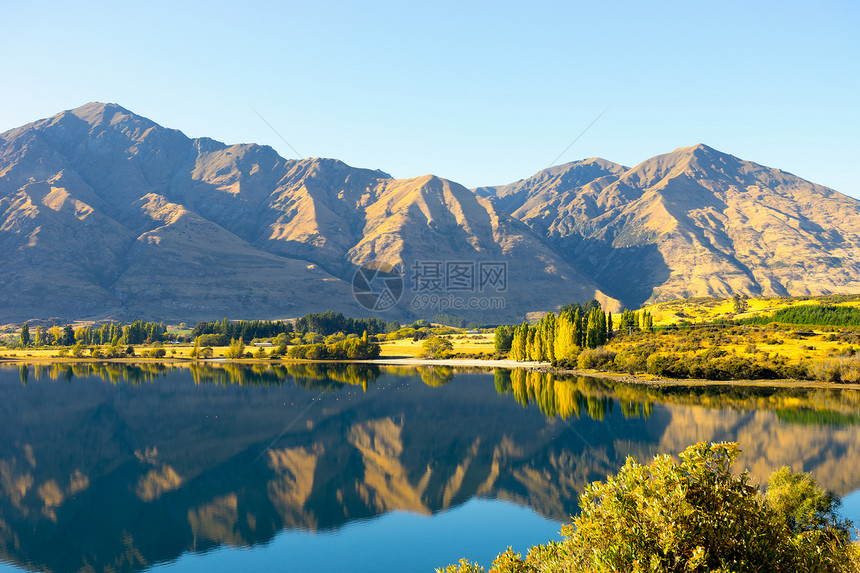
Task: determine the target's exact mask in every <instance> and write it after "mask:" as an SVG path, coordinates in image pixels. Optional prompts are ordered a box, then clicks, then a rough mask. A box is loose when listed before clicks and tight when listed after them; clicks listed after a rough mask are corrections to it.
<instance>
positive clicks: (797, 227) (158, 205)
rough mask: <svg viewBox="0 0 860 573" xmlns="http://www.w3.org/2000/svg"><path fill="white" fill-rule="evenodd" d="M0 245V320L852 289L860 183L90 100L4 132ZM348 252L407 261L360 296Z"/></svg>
mask: <svg viewBox="0 0 860 573" xmlns="http://www.w3.org/2000/svg"><path fill="white" fill-rule="evenodd" d="M0 252H2V253H3V254H4V259H3V262H4V264H3V265H2V266H0V322H22V321H24V320H29V319H36V318H38V319H49V318H55V319H58V320H67V321H68V320H74V319H94V320H99V319H105V318H113V319H120V320H122V319H126V320H131V319H139V318H143V319H147V320H166V321H175V322H179V321H195V320H200V319H207V320H209V319H213V318H218V317H224V316H228V317H231V318H234V317H235V318H240V317H241V318H283V317H294V316H299V315H302V314H305V313H307V312H314V311H319V310H324V309H327V308H332V309H334V310H337V311H341V312H344V313H345V314H348V315H351V316H366V315H368V314H371V313H372V312H373V313H380V314H381V315H382V317H383V318H386V319H400V320H410V319H415V318H432V317H433V315H434V314H436V313H440V312H442V313H448V314H454V315H457V316H460V317H462V318H466V319H468V320H477V321H479V322H504V321H508V322H512V321H517V320H521V319H522V318H523V317H524V316H527V315H529V314H530V313H539V312H542V311H548V310H554V309H556V308H558V307H559V306H560V305H563V304H567V303H569V302H572V301H586V300H590V299H592V298H597V299H598V300H600V301H601V302H602V303H603V304H604V306H606V307H607V308H609V309H612V310H619V309H620V308H621V307H622V306H626V307H629V308H637V307H639V306H640V305H641V304H643V303H645V302H660V301H666V300H674V299H679V298H687V297H703V296H716V297H725V296H731V295H732V294H734V293H741V294H746V295H749V296H789V295H792V296H804V295H818V294H832V293H845V292H860V278H858V277H860V202H858V201H856V200H854V199H851V198H849V197H846V196H844V195H841V194H839V193H837V192H836V191H833V190H831V189H828V188H825V187H821V186H818V185H815V184H813V183H810V182H807V181H804V180H802V179H800V178H798V177H795V176H794V175H791V174H789V173H786V172H783V171H780V170H777V169H771V168H768V167H763V166H761V165H757V164H755V163H751V162H749V161H743V160H740V159H737V158H735V157H733V156H731V155H727V154H724V153H721V152H718V151H716V150H714V149H711V148H709V147H707V146H705V145H697V146H695V147H689V148H681V149H678V150H676V151H674V152H672V153H669V154H666V155H661V156H657V157H654V158H652V159H649V160H647V161H644V162H642V163H641V164H639V165H637V166H635V167H632V168H629V167H625V166H622V165H618V164H615V163H612V162H609V161H606V160H602V159H596V158H595V159H587V160H583V161H578V162H574V163H569V164H566V165H560V166H556V167H553V168H551V169H548V170H545V171H542V172H540V173H538V174H536V175H534V176H532V177H530V178H528V179H525V180H521V181H518V182H516V183H513V184H510V185H506V186H501V187H482V188H479V189H476V190H469V189H466V188H465V187H463V186H462V185H459V184H457V183H456V182H453V181H450V180H447V179H444V178H440V177H437V176H434V175H425V176H421V177H414V178H409V179H394V178H392V177H390V176H388V175H387V174H385V173H383V172H381V171H373V170H368V169H358V168H354V167H350V166H349V165H346V164H345V163H343V162H340V161H337V160H334V159H307V160H300V161H293V160H286V159H284V158H282V157H280V156H279V155H278V154H277V153H276V152H275V151H274V150H273V149H271V148H269V147H265V146H259V145H253V144H237V145H225V144H223V143H219V142H217V141H213V140H211V139H207V138H198V139H191V138H188V137H186V136H185V135H184V134H182V133H181V132H179V131H176V130H172V129H168V128H164V127H161V126H159V125H158V124H156V123H154V122H152V121H151V120H149V119H146V118H144V117H141V116H138V115H135V114H134V113H132V112H130V111H128V110H126V109H124V108H122V107H120V106H118V105H115V104H102V103H90V104H87V105H84V106H82V107H79V108H77V109H73V110H70V111H66V112H62V113H60V114H58V115H56V116H53V117H51V118H48V119H44V120H40V121H37V122H34V123H31V124H28V125H25V126H22V127H20V128H17V129H14V130H11V131H8V132H6V133H3V134H0ZM449 265H450V266H449ZM482 265H483V266H486V267H487V268H490V267H495V268H497V269H499V268H500V269H504V279H505V280H504V281H499V282H495V283H493V282H486V281H482V280H481V278H482V275H481V269H482V268H483V267H482ZM361 266H371V267H379V266H382V267H385V268H393V269H394V270H395V271H396V272H397V273H399V274H400V275H402V276H403V279H404V285H403V292H402V297H401V298H400V299H399V301H398V302H397V304H395V305H393V306H391V307H390V308H387V309H386V310H385V311H384V312H381V311H379V310H376V311H370V310H368V309H366V308H364V307H362V306H361V305H360V304H358V302H357V301H356V299H355V298H354V296H353V287H352V283H353V278H354V277H355V276H356V271H357V270H358V269H359V268H360V267H361ZM434 269H435V272H436V273H437V275H436V276H435V277H434V276H433V275H432V274H428V270H431V271H432V270H434ZM464 269H465V270H464ZM458 272H459V273H460V274H459V275H457V274H456V273H458ZM464 273H465V274H464ZM373 288H377V287H373ZM396 294H400V291H398V292H397V293H396ZM395 298H396V297H395Z"/></svg>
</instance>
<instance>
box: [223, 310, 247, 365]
mask: <svg viewBox="0 0 860 573" xmlns="http://www.w3.org/2000/svg"><path fill="white" fill-rule="evenodd" d="M225 320H226V319H225ZM226 355H227V358H242V356H244V355H245V343H244V342H242V339H241V338H238V339H236V338H234V339H233V340H231V341H230V346H229V347H228V348H227V353H226Z"/></svg>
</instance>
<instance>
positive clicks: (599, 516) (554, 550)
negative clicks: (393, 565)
mask: <svg viewBox="0 0 860 573" xmlns="http://www.w3.org/2000/svg"><path fill="white" fill-rule="evenodd" d="M739 453H740V450H739V449H738V446H737V444H734V443H722V444H710V445H709V444H705V443H699V444H696V445H694V446H690V447H689V448H687V449H686V450H685V451H684V452H683V453H682V454H680V463H676V462H675V461H674V460H673V459H672V458H671V457H670V456H668V455H664V456H658V457H656V458H654V461H653V462H651V463H650V464H648V465H641V464H638V463H636V462H635V461H634V460H633V459H632V458H628V460H627V463H626V464H625V465H624V467H622V468H621V470H620V471H619V472H618V474H617V475H616V476H610V477H608V478H607V479H606V481H605V482H594V483H592V484H590V485H589V486H587V488H586V490H585V493H584V494H583V496H582V498H581V503H580V505H581V508H582V511H581V513H580V514H579V516H578V517H576V518H574V520H573V523H572V524H571V525H566V526H564V527H563V528H562V535H564V537H565V539H564V540H563V541H560V542H549V543H547V544H546V545H538V546H535V547H532V549H531V550H530V551H529V554H528V556H527V557H526V558H525V559H522V557H521V556H520V555H519V554H517V553H514V552H513V551H512V550H511V549H510V548H509V549H508V550H507V551H506V552H504V553H502V554H501V555H499V556H498V557H497V558H496V560H495V561H494V562H493V565H492V568H491V569H490V571H491V572H498V573H503V572H504V573H533V572H534V573H537V572H539V571H540V572H554V571H559V572H562V571H564V572H595V573H600V572H609V571H613V572H615V571H618V572H621V571H629V572H643V573H644V572H654V573H656V572H665V571H671V572H676V571H677V572H681V571H684V572H687V571H699V572H706V571H707V572H712V571H713V572H729V571H732V572H747V571H768V572H772V573H781V572H792V573H794V572H822V573H824V572H837V571H858V567H857V549H856V546H855V544H853V543H851V538H850V533H849V530H848V523H847V522H846V521H843V520H840V519H839V518H838V516H837V514H836V509H837V507H838V505H839V501H838V499H836V498H835V497H833V496H832V495H829V494H826V493H824V492H823V491H821V490H820V489H819V488H818V486H817V485H816V484H815V481H814V480H812V478H810V477H809V475H807V474H796V473H792V472H791V471H790V470H788V468H783V469H781V470H779V471H777V472H775V473H774V474H773V475H772V476H771V479H770V482H769V486H768V492H767V495H764V494H762V492H761V491H760V489H759V488H758V487H756V486H752V485H750V483H749V476H748V474H747V473H746V472H743V473H741V474H740V475H737V476H736V475H734V474H732V473H731V467H732V465H733V464H734V462H735V461H736V460H737V458H738V455H739ZM437 571H441V572H444V573H478V572H481V573H482V572H483V571H484V569H483V568H482V567H480V566H478V565H476V564H473V563H470V562H468V561H466V560H463V561H460V563H459V564H458V565H449V566H448V567H447V568H445V569H438V570H437Z"/></svg>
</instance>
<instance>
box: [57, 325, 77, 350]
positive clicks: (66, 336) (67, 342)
mask: <svg viewBox="0 0 860 573" xmlns="http://www.w3.org/2000/svg"><path fill="white" fill-rule="evenodd" d="M74 343H75V329H74V328H72V325H71V324H67V325H66V326H64V327H63V335H62V338H61V340H60V344H62V345H63V346H71V345H73V344H74Z"/></svg>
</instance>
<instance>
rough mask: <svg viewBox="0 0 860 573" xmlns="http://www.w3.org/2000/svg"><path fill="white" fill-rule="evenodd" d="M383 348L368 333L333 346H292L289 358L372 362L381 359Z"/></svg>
mask: <svg viewBox="0 0 860 573" xmlns="http://www.w3.org/2000/svg"><path fill="white" fill-rule="evenodd" d="M380 351H381V348H380V346H379V344H378V343H376V342H371V341H370V340H369V338H368V336H367V333H366V332H365V333H363V334H362V336H360V337H352V338H346V339H343V340H339V341H337V342H334V343H333V344H323V343H318V344H305V345H301V346H292V347H290V349H289V350H288V351H287V356H288V357H289V358H293V359H299V360H372V359H374V358H379V353H380Z"/></svg>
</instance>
